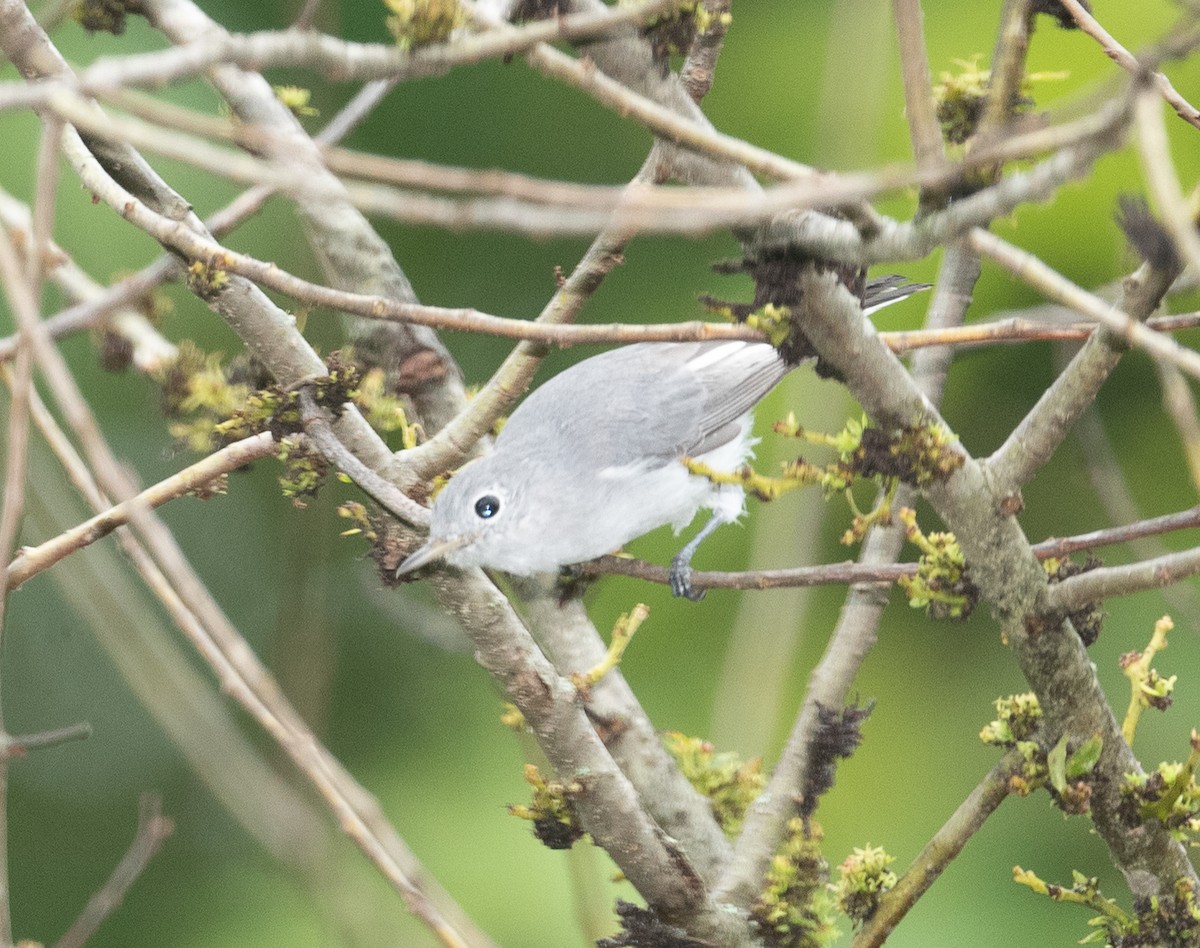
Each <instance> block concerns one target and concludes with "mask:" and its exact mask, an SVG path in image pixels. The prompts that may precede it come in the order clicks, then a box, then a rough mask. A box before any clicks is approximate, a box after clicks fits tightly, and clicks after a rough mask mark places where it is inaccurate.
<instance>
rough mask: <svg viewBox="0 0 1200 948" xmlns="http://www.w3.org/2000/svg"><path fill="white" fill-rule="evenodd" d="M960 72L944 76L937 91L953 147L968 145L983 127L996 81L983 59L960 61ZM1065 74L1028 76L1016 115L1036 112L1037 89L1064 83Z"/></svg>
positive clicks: (940, 117) (944, 127)
mask: <svg viewBox="0 0 1200 948" xmlns="http://www.w3.org/2000/svg"><path fill="white" fill-rule="evenodd" d="M956 63H957V65H958V67H959V71H958V72H956V73H954V72H942V73H941V74H940V75H939V76H938V81H937V83H936V85H934V87H933V97H934V100H935V102H936V103H937V118H938V122H939V123H941V126H942V135H943V136H945V139H946V141H948V142H950V144H952V145H962V144H964V143H965V142H966V141H967V140H968V139H969V138H970V137H971V136H972V135H974V134H975V129H976V127H977V126H978V125H979V120H980V119H981V118H983V112H984V108H985V106H986V105H987V96H988V90H989V87H990V85H991V81H992V72H991V70H990V69H980V68H979V57H978V56H976V57H975V58H974V59H971V60H963V59H959V60H956ZM1065 78H1067V73H1065V72H1033V73H1028V74H1026V75H1025V77H1024V78H1023V80H1022V82H1021V93H1020V95H1019V96H1018V97H1017V99H1016V101H1015V102H1013V103H1012V108H1013V111H1014V112H1015V113H1020V112H1027V111H1029V110H1030V109H1032V108H1033V105H1034V100H1033V98H1032V91H1033V87H1034V85H1035V84H1036V83H1039V82H1048V81H1061V80H1063V79H1065Z"/></svg>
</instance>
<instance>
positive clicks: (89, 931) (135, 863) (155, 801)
mask: <svg viewBox="0 0 1200 948" xmlns="http://www.w3.org/2000/svg"><path fill="white" fill-rule="evenodd" d="M174 832H175V824H174V823H173V822H171V820H170V819H169V818H168V817H165V816H163V815H162V801H161V800H159V798H158V797H157V796H154V795H152V794H146V795H145V796H143V797H142V799H141V801H140V803H139V805H138V828H137V835H136V836H134V838H133V842H132V843H130V844H129V849H128V850H126V852H125V855H124V856H122V857H121V861H120V862H119V863H117V865H116V868H114V869H113V871H112V875H110V876H109V877H108V880H107V881H106V882H105V883H104V885H102V886H101V887H100V889H99V890H97V892H96V893H95V895H93V896H92V897H91V898H90V899H89V900H88V904H87V906H86V907H85V908H84V910H83V912H82V913H81V914H80V916H79V918H77V919H76V920H75V923H74V924H73V925H72V926H71V927H70V929H69V930H68V931H67V932H66V934H64V935H63V936H62V938H60V939H59V940H58V941H57V942H55V946H54V948H81V946H83V945H84V944H86V943H87V942H88V940H89V939H91V937H92V936H93V935H94V934H95V933H96V931H97V930H98V929H99V928H100V925H101V924H102V923H103V922H104V920H105V919H106V918H108V917H109V916H110V915H111V914H112V913H113V912H114V911H116V910H117V909H118V908H119V907H120V905H121V903H122V902H124V901H125V896H126V894H127V893H128V892H129V890H130V888H132V887H133V884H134V883H135V882H136V881H137V879H138V877H139V876H140V875H141V874H142V873H143V872H144V871H145V870H146V866H147V865H149V863H150V860H151V859H153V858H154V857H155V856H156V855H157V854H158V851H159V850H160V849H161V848H162V844H163V843H165V842H166V841H167V839H169V838H170V836H171V834H172V833H174Z"/></svg>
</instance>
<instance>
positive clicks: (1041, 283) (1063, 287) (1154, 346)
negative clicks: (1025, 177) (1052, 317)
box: [967, 229, 1200, 378]
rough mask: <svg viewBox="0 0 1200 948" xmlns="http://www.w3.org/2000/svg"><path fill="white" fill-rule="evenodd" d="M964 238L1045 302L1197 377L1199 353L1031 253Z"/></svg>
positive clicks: (979, 236) (976, 233)
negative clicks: (1058, 305)
mask: <svg viewBox="0 0 1200 948" xmlns="http://www.w3.org/2000/svg"><path fill="white" fill-rule="evenodd" d="M967 239H968V240H969V242H970V244H971V247H972V248H973V249H974V250H975V251H976V252H977V253H979V254H981V255H983V256H985V257H987V258H988V259H989V260H992V261H994V262H995V263H998V264H1000V265H1001V266H1002V267H1004V268H1005V269H1006V270H1008V271H1009V272H1010V273H1012V274H1013V275H1014V276H1016V277H1019V278H1020V279H1022V280H1024V281H1025V282H1026V283H1028V284H1029V285H1030V286H1032V287H1034V288H1035V289H1036V290H1038V291H1039V292H1040V293H1042V295H1044V296H1045V297H1047V298H1048V299H1052V300H1056V301H1057V302H1059V303H1062V304H1063V305H1064V306H1069V307H1070V308H1071V309H1073V310H1075V311H1077V312H1079V313H1082V314H1083V315H1085V316H1087V317H1089V318H1090V319H1094V320H1096V322H1098V323H1100V324H1101V325H1102V326H1104V327H1105V328H1106V329H1108V330H1109V331H1110V332H1112V333H1113V334H1115V335H1116V336H1118V337H1119V338H1120V339H1122V340H1124V341H1125V342H1126V343H1128V344H1129V345H1131V346H1135V347H1136V348H1139V349H1145V350H1146V351H1147V352H1148V353H1150V354H1151V355H1152V356H1154V357H1155V358H1158V359H1163V360H1165V361H1166V362H1168V363H1170V364H1172V365H1174V366H1176V367H1178V368H1179V369H1181V370H1182V371H1184V372H1186V373H1187V374H1188V375H1190V376H1192V377H1193V378H1200V354H1197V353H1196V352H1194V351H1193V350H1191V349H1186V348H1184V347H1183V346H1180V345H1179V344H1178V343H1176V342H1174V341H1173V340H1171V339H1169V338H1167V337H1166V336H1163V335H1161V334H1160V333H1156V332H1154V331H1153V330H1151V329H1147V328H1146V327H1145V326H1144V325H1142V324H1141V323H1140V322H1138V321H1137V320H1136V319H1134V318H1133V317H1132V316H1131V315H1129V314H1128V313H1124V312H1122V311H1121V310H1119V309H1117V308H1116V307H1114V306H1113V305H1111V304H1110V303H1108V302H1106V301H1105V300H1102V299H1100V298H1099V297H1098V296H1095V295H1093V294H1091V293H1088V292H1087V291H1086V290H1083V289H1081V288H1080V287H1078V286H1076V285H1075V284H1074V283H1071V282H1070V281H1069V280H1068V279H1067V278H1066V277H1064V276H1063V275H1062V274H1060V273H1058V272H1056V271H1055V270H1053V269H1051V268H1050V267H1048V266H1047V265H1046V264H1044V263H1042V261H1041V260H1039V259H1038V258H1037V257H1035V256H1033V254H1031V253H1028V252H1027V251H1024V250H1021V249H1020V248H1019V247H1014V246H1013V245H1012V244H1010V243H1008V242H1007V241H1005V240H1003V239H1001V238H1000V237H997V236H996V235H995V234H990V233H988V232H987V231H984V230H979V229H976V230H973V231H971V233H970V235H969V236H968V238H967Z"/></svg>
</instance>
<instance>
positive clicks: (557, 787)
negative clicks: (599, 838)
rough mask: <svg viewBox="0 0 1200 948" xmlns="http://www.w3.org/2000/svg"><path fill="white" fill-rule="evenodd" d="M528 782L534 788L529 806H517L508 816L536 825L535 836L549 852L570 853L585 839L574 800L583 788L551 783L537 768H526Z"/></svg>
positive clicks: (533, 766) (560, 782)
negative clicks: (567, 851)
mask: <svg viewBox="0 0 1200 948" xmlns="http://www.w3.org/2000/svg"><path fill="white" fill-rule="evenodd" d="M525 782H526V783H528V784H529V785H530V786H531V787H533V799H532V800H531V801H530V804H529V806H522V805H520V804H513V805H511V806H509V808H508V812H509V813H510V814H511V815H512V816H515V817H518V818H519V819H522V820H529V821H530V822H531V823H533V835H534V836H536V837H537V838H538V839H540V840H541V841H542V842H543V843H544V844H545V845H546V847H547V848H548V849H570V848H571V847H572V846H573V845H574V844H575V842H576V840H578V839H580V838H581V837H583V836H584V832H583V830H582V829H580V827H579V821H578V820H577V819H576V817H575V811H574V809H573V808H572V806H571V797H572V796H573V795H574V794H577V793H580V792H582V790H583V787H582V786H580V785H579V784H578V783H563V782H562V781H560V780H547V779H546V778H545V777H544V776H542V772H541V771H540V770H538V768H537V765H536V764H526V765H525Z"/></svg>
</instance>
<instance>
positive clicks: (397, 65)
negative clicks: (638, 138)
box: [0, 0, 675, 108]
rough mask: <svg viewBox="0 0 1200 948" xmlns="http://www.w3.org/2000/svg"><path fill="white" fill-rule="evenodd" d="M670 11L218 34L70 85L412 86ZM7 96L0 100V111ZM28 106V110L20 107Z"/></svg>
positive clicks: (656, 1)
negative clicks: (469, 30) (421, 33)
mask: <svg viewBox="0 0 1200 948" xmlns="http://www.w3.org/2000/svg"><path fill="white" fill-rule="evenodd" d="M673 5H675V0H645V2H643V3H639V4H634V5H630V6H622V7H620V8H616V7H613V8H605V9H604V10H603V11H588V12H584V13H578V14H568V15H566V16H559V17H553V18H551V19H547V20H536V21H533V22H530V23H526V24H524V25H522V26H519V27H514V26H510V25H508V24H505V27H506V29H504V30H503V31H501V30H489V31H487V32H484V33H477V34H471V35H466V36H462V37H461V38H458V39H455V40H453V41H451V42H448V43H436V44H431V45H428V46H424V47H421V48H419V49H413V50H406V49H403V48H401V47H399V46H398V45H396V44H394V43H393V44H385V43H353V42H349V41H347V40H343V39H340V38H338V37H336V36H328V35H326V34H324V33H318V32H316V31H312V30H295V29H292V30H283V31H275V32H261V33H243V34H232V33H224V34H223V35H220V36H215V35H214V36H208V37H205V38H204V39H203V40H199V41H196V42H193V43H189V44H187V45H186V46H183V47H176V48H172V49H168V50H163V51H156V52H151V53H140V54H135V55H127V56H122V57H120V58H107V57H106V58H103V59H100V60H97V61H96V62H95V63H93V64H92V65H91V66H89V67H88V68H87V69H84V70H83V71H82V72H81V73H80V74H79V77H78V79H77V80H76V81H75V82H73V83H72V84H74V85H76V86H77V87H78V88H80V89H82V90H83V91H84V92H87V93H92V92H100V91H104V90H109V89H117V88H130V87H137V86H162V85H165V84H168V83H171V82H175V81H178V80H179V79H183V78H186V77H188V76H194V75H198V74H200V73H204V72H207V71H208V70H210V69H212V68H213V67H214V66H220V65H233V66H241V67H243V68H245V69H246V70H249V71H254V72H258V71H261V70H263V69H267V68H270V67H278V66H303V67H305V68H308V69H312V70H315V71H318V72H322V73H325V74H326V75H328V77H329V78H330V79H335V80H340V81H343V82H345V81H353V80H364V79H393V80H403V79H416V78H420V77H423V76H433V75H440V74H443V73H445V72H448V71H449V70H450V69H452V68H453V67H455V66H464V65H471V64H473V63H479V62H483V61H484V60H488V59H500V58H503V57H506V56H515V55H519V54H521V53H523V52H525V51H527V50H528V49H529V48H530V47H533V46H536V45H538V44H540V43H553V42H557V41H559V40H563V39H585V38H594V37H596V36H601V35H603V34H605V33H608V32H610V31H611V30H612V29H613V28H614V27H616V26H620V25H624V24H629V23H639V22H644V21H645V20H646V19H648V18H650V17H653V16H656V15H657V14H658V13H661V12H662V11H664V10H666V9H667V8H669V7H671V6H673ZM6 98H7V97H0V108H2V107H4V105H5V104H7V103H6V101H5V99H6ZM22 104H26V103H22Z"/></svg>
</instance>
